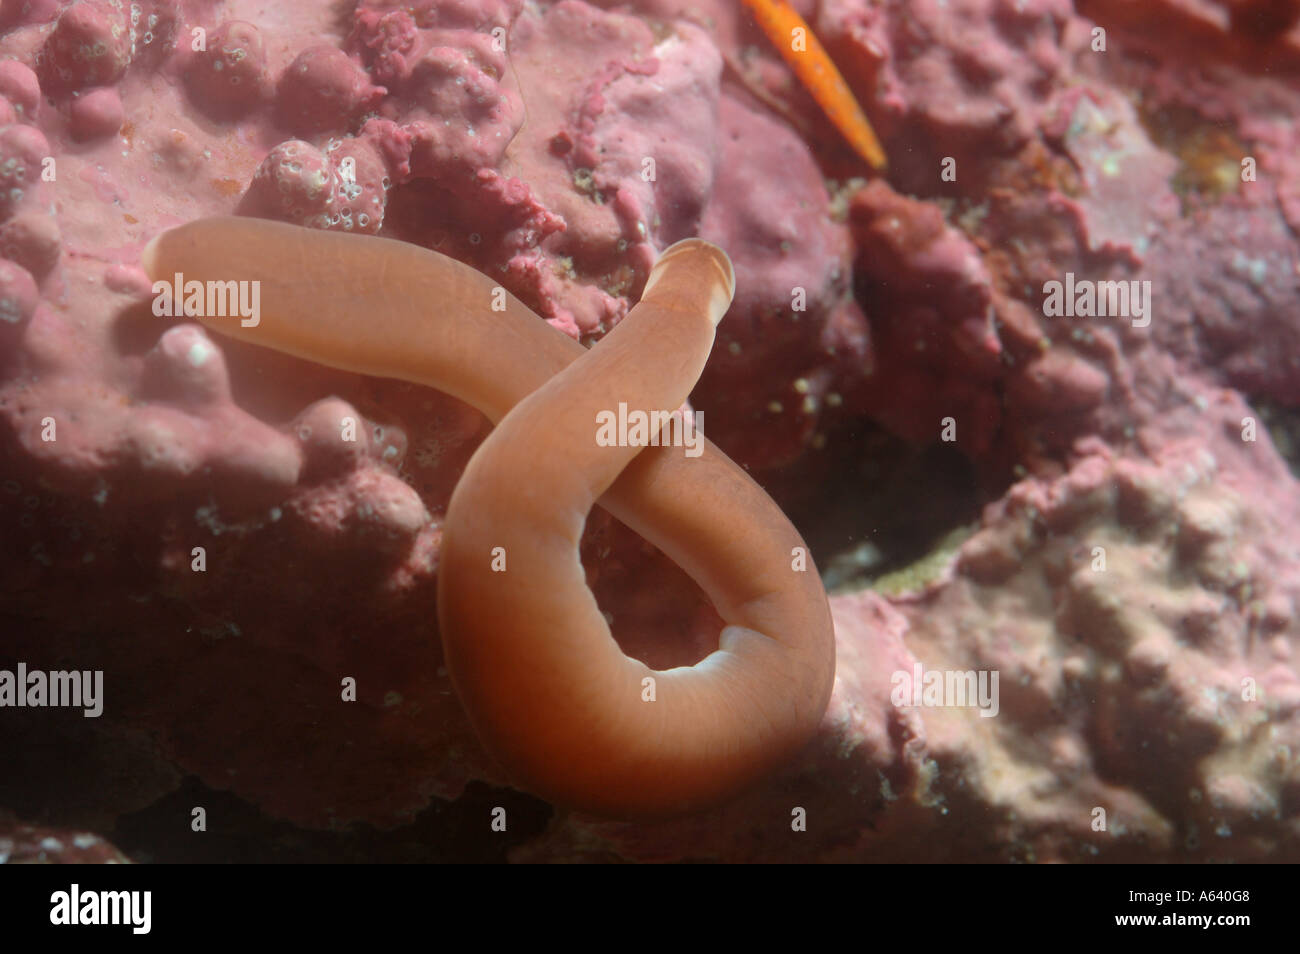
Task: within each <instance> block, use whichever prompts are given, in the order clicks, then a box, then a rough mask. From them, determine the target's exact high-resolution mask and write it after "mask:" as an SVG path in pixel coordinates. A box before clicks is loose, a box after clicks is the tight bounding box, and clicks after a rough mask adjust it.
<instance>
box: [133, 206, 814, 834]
mask: <svg viewBox="0 0 1300 954" xmlns="http://www.w3.org/2000/svg"><path fill="white" fill-rule="evenodd" d="M144 264H145V269H146V271H147V272H148V273H149V275H150V277H151V278H153V279H160V280H166V281H171V280H172V278H173V275H174V274H175V273H178V272H179V273H181V274H182V275H183V277H184V279H185V280H186V281H191V280H197V281H203V282H207V281H217V280H222V281H225V280H246V281H259V282H261V310H262V314H261V320H260V323H259V324H257V325H256V326H254V327H242V326H241V324H240V322H239V319H238V318H202V317H200V318H199V320H201V321H203V322H204V324H206V325H208V326H209V327H212V328H214V329H216V330H217V331H219V332H222V333H224V334H229V335H231V336H233V337H237V338H240V339H243V340H245V341H249V342H252V343H255V344H260V345H263V346H266V347H269V348H274V349H276V350H279V351H284V352H287V353H289V354H293V355H297V356H299V357H303V358H306V359H308V360H311V361H315V362H318V363H320V364H325V365H329V366H332V367H338V368H343V369H346V370H350V371H357V372H361V373H365V374H371V375H376V376H380V377H389V378H399V379H402V380H407V381H413V382H416V383H419V384H423V385H427V386H429V387H434V388H437V389H439V390H441V391H444V392H446V393H449V394H452V395H454V396H456V397H458V398H460V399H462V400H464V401H466V402H468V403H470V404H472V405H474V406H475V407H477V408H478V409H479V410H480V411H482V412H483V413H484V414H485V415H487V416H488V417H489V418H490V419H491V420H492V421H493V422H495V423H497V425H498V426H497V427H496V429H495V430H494V431H493V432H492V434H491V435H490V436H489V437H488V439H487V440H486V441H484V443H483V444H482V445H481V446H480V447H479V449H478V450H477V452H476V453H475V454H474V456H473V458H472V459H471V460H470V463H469V465H468V467H467V468H466V471H465V474H464V476H463V477H462V479H461V481H460V483H459V484H458V485H457V487H456V490H455V493H454V494H453V496H452V501H451V505H450V507H449V510H448V514H447V518H446V521H445V524H444V527H443V545H442V553H441V559H440V565H439V571H438V575H439V579H438V615H439V623H440V628H441V632H442V639H443V646H444V651H445V654H446V660H447V665H448V668H449V670H450V672H451V675H452V678H453V681H454V684H455V686H456V689H457V692H458V693H459V695H460V698H461V699H462V701H463V703H464V705H465V708H466V711H467V712H468V714H469V717H470V719H471V721H472V723H473V725H474V727H475V729H476V730H477V731H478V733H479V735H480V738H481V739H482V741H483V743H484V745H485V746H486V747H487V749H488V750H489V751H490V752H491V753H492V754H493V755H494V756H495V757H496V758H497V759H498V760H499V761H500V762H501V764H502V766H503V767H504V768H505V769H506V771H507V772H508V773H509V775H510V777H511V778H512V780H513V781H514V782H515V783H516V784H518V785H519V786H520V787H522V788H524V789H527V790H529V791H532V792H534V793H536V794H538V795H540V796H542V797H544V798H546V799H548V800H550V801H553V802H555V803H557V804H562V805H566V806H570V807H573V808H578V809H582V810H586V811H590V812H594V813H597V814H602V815H607V816H611V817H619V818H652V817H663V816H670V815H675V814H681V813H686V812H691V811H696V810H699V809H702V808H707V807H710V806H712V805H716V804H718V803H720V802H722V801H724V800H726V799H727V798H729V797H731V796H733V795H735V794H736V793H737V792H739V791H740V790H741V789H743V788H744V787H746V786H747V785H749V784H751V783H753V782H754V781H756V780H758V779H759V778H761V777H763V776H764V775H766V774H768V773H770V772H771V771H772V770H773V769H775V768H776V767H778V766H779V765H780V764H781V763H782V762H783V761H785V760H787V759H789V758H790V757H791V756H792V755H793V754H795V753H796V752H797V751H798V750H799V749H800V748H801V747H802V746H803V745H804V744H806V743H807V741H808V740H809V739H810V738H811V736H812V735H813V733H814V732H815V731H816V728H817V725H818V723H819V722H820V720H821V717H822V715H823V713H824V712H825V709H826V705H827V702H828V700H829V698H830V691H831V685H832V682H833V679H834V672H835V648H834V634H833V629H832V623H831V616H830V609H829V606H828V604H827V600H826V594H825V591H824V590H823V588H822V584H821V580H820V578H819V577H818V574H817V571H816V568H815V566H814V565H813V563H812V560H811V557H810V556H807V555H806V553H807V551H806V546H805V544H804V542H803V541H802V540H801V539H800V537H799V535H798V533H797V532H796V531H795V529H794V527H793V526H791V525H790V523H789V521H788V520H787V519H786V518H785V516H784V514H782V513H781V511H780V509H779V508H778V507H777V506H776V504H775V503H774V502H773V501H772V500H771V498H770V497H768V496H767V494H766V493H764V491H763V490H762V488H760V487H759V486H758V485H757V484H756V483H754V482H753V480H751V479H750V478H749V476H748V475H747V474H746V473H745V472H744V471H743V470H742V469H741V468H740V467H738V466H737V465H736V464H735V463H733V462H732V461H731V460H730V459H729V458H727V457H726V455H724V454H723V453H722V452H721V451H719V450H718V449H717V448H716V447H714V446H713V445H712V444H710V443H709V442H708V441H704V442H703V445H702V446H703V453H702V454H701V455H700V456H699V457H695V458H691V457H687V456H686V455H685V454H684V453H683V448H681V447H647V448H636V447H605V446H600V444H599V443H598V442H597V440H596V433H597V423H596V421H597V418H596V415H597V413H598V412H601V411H612V410H614V409H616V408H617V406H618V404H619V402H625V403H626V404H627V405H628V407H629V408H630V409H640V410H644V411H655V410H672V409H675V408H677V407H678V406H679V405H680V404H681V402H682V401H683V400H684V399H685V397H686V396H687V395H688V394H689V392H690V389H691V387H692V386H693V385H694V383H695V380H696V378H697V377H698V375H699V373H700V371H701V369H702V368H703V367H704V363H705V361H706V359H707V357H708V353H709V349H710V347H711V346H712V343H713V334H714V328H715V326H716V324H717V322H718V321H720V320H721V318H722V315H723V313H724V312H725V311H726V308H727V307H728V305H729V303H730V300H731V295H732V291H733V287H732V284H733V281H734V279H733V277H732V271H731V265H730V262H729V260H728V259H727V257H726V255H725V254H724V253H722V252H721V251H720V250H718V249H717V248H715V247H714V246H712V245H709V244H708V243H707V242H703V241H701V240H698V239H687V240H685V241H683V242H679V243H677V244H676V245H674V246H672V247H671V248H669V249H668V250H667V251H666V252H665V253H664V254H663V256H661V258H660V260H659V262H658V263H657V264H656V265H655V267H654V269H653V270H652V272H651V275H650V277H649V279H648V280H647V283H646V290H645V292H644V293H643V296H642V300H641V302H640V303H639V304H638V305H636V306H635V307H634V308H633V309H632V311H631V312H630V313H629V314H628V316H627V317H626V318H625V319H624V320H623V321H622V322H621V323H620V324H619V325H618V326H617V327H616V328H615V329H614V330H613V331H612V332H610V333H609V334H608V335H606V336H605V338H604V339H602V340H601V341H600V343H599V344H597V345H596V346H595V347H594V348H592V349H591V350H590V351H587V350H586V349H584V348H583V347H582V346H581V345H580V344H578V343H577V342H575V341H573V340H572V339H570V338H568V337H567V336H565V335H564V334H562V333H561V332H558V331H556V330H555V329H553V328H551V327H550V326H549V325H547V324H546V323H545V322H543V321H542V320H541V319H539V318H538V317H537V316H536V315H534V314H533V313H532V312H531V311H530V310H529V309H528V308H527V307H526V306H524V305H523V304H522V303H521V302H519V301H518V300H517V299H515V298H514V297H513V296H510V295H509V294H508V293H506V292H504V290H503V289H500V288H499V286H497V285H496V284H495V283H494V282H493V281H492V280H491V279H490V278H488V277H487V276H485V275H483V274H480V273H479V272H476V271H475V270H473V269H472V268H469V267H468V266H466V265H463V264H461V263H459V262H456V261H454V260H452V259H449V258H446V257H445V256H441V255H438V254H437V253H434V252H430V251H427V250H425V249H421V248H418V247H416V246H413V245H409V244H406V243H402V242H395V241H391V240H387V239H379V238H373V237H365V236H357V235H348V234H342V233H335V232H318V231H313V230H309V229H302V228H298V227H296V226H290V225H285V224H281V223H276V222H269V221H263V220H258V219H244V218H213V219H203V220H199V221H196V222H191V223H189V224H187V225H183V226H180V227H179V228H176V229H173V230H171V231H169V232H165V233H163V234H162V235H160V236H158V237H156V238H155V239H154V240H153V241H152V242H150V243H149V245H148V246H147V247H146V248H145V251H144ZM494 302H497V303H503V304H504V311H494V310H493V308H492V305H493V303H494ZM512 408H513V410H512ZM596 503H599V505H600V506H602V507H604V508H605V509H606V510H608V511H609V512H610V513H612V514H613V515H614V516H615V517H617V518H618V519H619V520H621V521H622V522H623V523H625V524H627V525H628V526H629V527H631V528H632V529H633V530H635V531H636V532H638V533H640V534H641V535H642V536H643V537H645V538H646V539H647V540H649V541H650V542H651V543H653V544H654V545H655V546H657V547H659V548H660V549H661V550H663V551H664V552H665V553H666V554H667V555H668V556H669V557H670V558H671V559H673V560H674V561H676V562H677V564H678V565H679V566H681V567H682V569H684V570H685V571H686V572H687V573H689V574H690V575H691V576H692V577H693V578H694V579H695V580H696V582H697V583H699V584H700V586H701V587H702V588H703V590H704V591H705V592H706V593H707V594H708V596H709V597H710V599H711V600H712V601H713V604H714V607H715V608H716V609H717V611H718V613H719V614H720V615H721V617H722V618H723V620H725V621H726V623H727V626H726V627H725V628H724V629H723V631H722V634H721V636H720V639H719V649H718V650H717V651H715V652H713V653H711V654H710V655H709V656H708V657H706V658H705V659H704V660H702V661H701V662H699V663H698V664H696V665H695V666H689V667H679V668H676V669H671V670H667V671H662V672H656V671H654V670H651V669H649V668H648V667H646V666H645V665H643V664H642V663H640V662H638V661H636V660H633V659H630V658H628V657H627V656H625V655H624V654H623V652H622V651H621V650H620V649H619V647H618V645H617V643H616V642H615V641H614V639H613V637H612V636H611V635H610V632H609V628H608V626H607V625H606V623H605V620H604V617H603V616H602V615H601V612H600V610H599V608H598V607H597V605H596V602H595V599H594V598H593V596H592V594H591V592H590V590H588V589H587V586H586V583H585V576H584V572H583V568H582V565H581V563H580V561H579V558H578V543H579V538H580V537H581V535H582V530H583V525H584V523H585V520H586V515H587V513H588V512H589V511H590V509H591V507H592V506H593V505H595V504H596ZM498 547H500V548H504V554H505V560H506V569H505V571H504V572H494V571H493V569H492V567H493V552H494V548H498ZM801 555H802V563H800V561H799V560H798V559H797V557H799V556H801ZM800 565H802V566H804V567H806V568H805V569H798V568H797V567H798V566H800ZM648 679H649V680H653V683H647V682H646V680H648ZM651 686H652V687H653V693H651V691H650V688H649V687H651ZM651 700H652V701H651Z"/></svg>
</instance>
